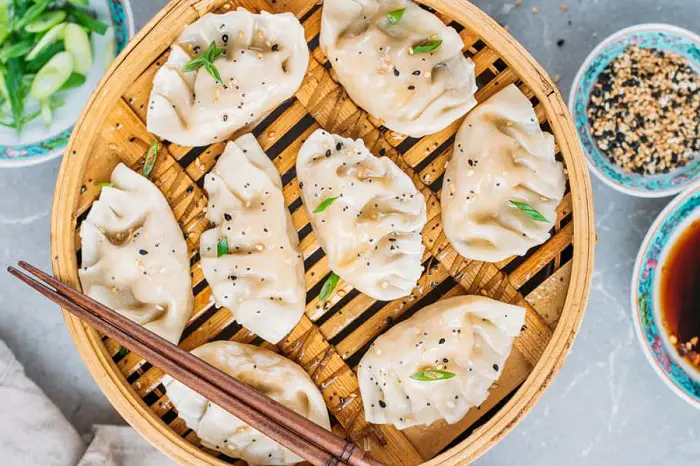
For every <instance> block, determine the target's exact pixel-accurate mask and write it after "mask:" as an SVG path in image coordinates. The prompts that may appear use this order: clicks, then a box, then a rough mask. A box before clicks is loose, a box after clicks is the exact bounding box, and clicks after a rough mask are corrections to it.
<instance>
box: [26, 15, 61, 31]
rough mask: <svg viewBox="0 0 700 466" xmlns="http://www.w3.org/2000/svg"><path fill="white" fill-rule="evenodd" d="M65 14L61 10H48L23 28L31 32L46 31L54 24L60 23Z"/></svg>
mask: <svg viewBox="0 0 700 466" xmlns="http://www.w3.org/2000/svg"><path fill="white" fill-rule="evenodd" d="M66 16H67V15H66V12H65V11H62V10H57V11H49V12H48V13H44V14H43V15H41V16H39V17H38V18H37V19H35V20H34V21H32V22H31V23H29V24H27V25H26V26H24V30H25V31H27V32H32V33H37V32H44V31H48V30H49V29H51V28H52V27H54V26H55V25H57V24H60V23H62V22H63V20H64V19H66Z"/></svg>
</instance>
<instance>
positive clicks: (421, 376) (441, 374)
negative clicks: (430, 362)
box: [411, 369, 455, 382]
mask: <svg viewBox="0 0 700 466" xmlns="http://www.w3.org/2000/svg"><path fill="white" fill-rule="evenodd" d="M454 376H455V374H454V373H452V372H447V371H440V370H437V369H426V370H424V371H418V372H416V373H415V374H413V375H412V376H411V378H412V379H413V380H418V381H420V382H432V381H434V380H447V379H451V378H452V377H454Z"/></svg>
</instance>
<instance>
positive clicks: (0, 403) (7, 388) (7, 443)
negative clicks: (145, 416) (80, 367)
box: [0, 341, 175, 466]
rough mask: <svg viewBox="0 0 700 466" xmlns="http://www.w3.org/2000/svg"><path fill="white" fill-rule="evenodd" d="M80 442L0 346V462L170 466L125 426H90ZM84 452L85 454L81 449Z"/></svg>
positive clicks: (15, 465) (18, 464) (15, 464)
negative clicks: (89, 433) (87, 435)
mask: <svg viewBox="0 0 700 466" xmlns="http://www.w3.org/2000/svg"><path fill="white" fill-rule="evenodd" d="M93 434H94V435H93V437H92V439H91V440H90V441H89V442H86V441H84V440H83V439H82V438H81V437H80V436H79V435H78V433H77V432H76V431H75V429H74V428H73V426H71V425H70V423H69V422H68V421H67V420H66V419H65V418H64V417H63V414H61V412H60V411H59V410H58V408H56V406H54V404H53V403H52V402H51V401H50V400H49V399H48V398H47V397H46V395H45V394H44V392H43V391H42V390H41V389H40V388H39V387H38V386H37V385H36V384H35V383H34V382H32V381H31V380H29V379H28V378H27V376H26V375H25V373H24V368H23V367H22V365H21V364H20V363H19V362H18V361H17V359H15V357H14V355H13V354H12V352H11V351H10V349H9V348H8V347H7V345H5V343H4V342H2V341H0V463H1V464H3V465H11V466H76V465H77V466H98V465H99V466H103V465H104V466H137V465H138V466H166V465H168V466H170V465H173V464H175V463H173V462H172V461H171V460H170V459H168V458H167V457H166V456H165V455H163V454H162V453H160V452H159V451H158V450H156V449H155V448H153V447H152V446H151V445H149V444H148V443H147V442H146V441H145V440H144V439H143V438H142V437H141V436H140V435H139V434H137V433H136V432H135V431H134V430H132V429H131V428H130V427H120V426H100V425H98V426H95V427H94V428H93ZM86 447H87V449H86Z"/></svg>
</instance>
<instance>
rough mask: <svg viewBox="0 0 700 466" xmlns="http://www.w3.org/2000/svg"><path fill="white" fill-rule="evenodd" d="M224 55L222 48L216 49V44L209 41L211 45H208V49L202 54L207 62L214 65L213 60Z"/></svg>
mask: <svg viewBox="0 0 700 466" xmlns="http://www.w3.org/2000/svg"><path fill="white" fill-rule="evenodd" d="M222 53H224V48H223V47H217V46H216V42H214V41H211V44H209V48H208V49H207V50H206V51H205V52H204V54H205V55H206V57H207V60H209V61H210V62H212V63H214V60H216V57H218V56H219V55H221V54H222Z"/></svg>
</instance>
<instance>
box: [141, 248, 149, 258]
mask: <svg viewBox="0 0 700 466" xmlns="http://www.w3.org/2000/svg"><path fill="white" fill-rule="evenodd" d="M139 254H141V255H142V256H145V255H146V254H148V251H146V250H145V249H139Z"/></svg>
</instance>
